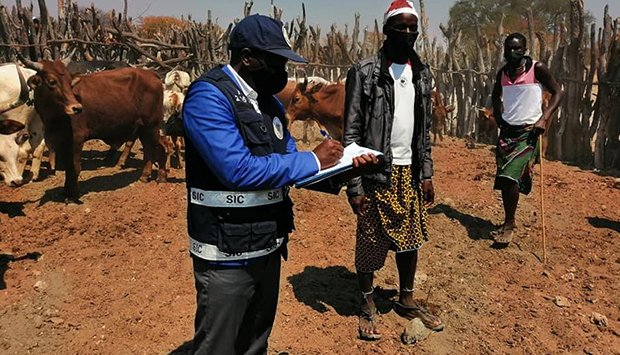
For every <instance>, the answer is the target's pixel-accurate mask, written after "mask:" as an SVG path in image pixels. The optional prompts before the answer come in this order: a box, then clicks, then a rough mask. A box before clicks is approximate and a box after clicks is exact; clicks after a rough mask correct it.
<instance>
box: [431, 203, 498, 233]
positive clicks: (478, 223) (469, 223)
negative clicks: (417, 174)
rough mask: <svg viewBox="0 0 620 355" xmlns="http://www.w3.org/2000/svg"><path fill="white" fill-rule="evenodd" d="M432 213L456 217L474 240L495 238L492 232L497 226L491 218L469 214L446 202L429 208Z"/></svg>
mask: <svg viewBox="0 0 620 355" xmlns="http://www.w3.org/2000/svg"><path fill="white" fill-rule="evenodd" d="M428 213H430V214H442V213H443V214H444V215H446V217H448V218H452V219H456V220H457V221H459V223H460V224H461V225H462V226H463V227H465V229H466V230H467V235H468V236H469V238H470V239H473V240H493V238H492V237H491V232H492V231H493V230H495V229H496V228H497V227H496V226H495V225H494V224H493V223H492V222H491V221H489V220H487V219H483V218H480V217H475V216H472V215H468V214H466V213H463V212H461V211H458V210H456V209H455V208H454V207H452V206H448V205H445V204H440V205H437V206H435V207H433V208H431V209H429V210H428Z"/></svg>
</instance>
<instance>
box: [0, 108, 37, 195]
mask: <svg viewBox="0 0 620 355" xmlns="http://www.w3.org/2000/svg"><path fill="white" fill-rule="evenodd" d="M24 127H25V126H24V125H23V124H22V123H20V122H17V121H13V120H10V119H4V120H0V134H1V135H0V174H2V177H3V179H4V182H5V183H6V184H7V185H9V186H11V187H18V186H21V185H23V184H24V178H23V177H22V175H21V171H20V169H19V163H20V162H23V161H24V160H25V159H26V158H27V154H24V152H23V149H21V146H22V145H24V144H25V143H26V142H28V139H30V135H29V133H28V132H27V131H26V130H24Z"/></svg>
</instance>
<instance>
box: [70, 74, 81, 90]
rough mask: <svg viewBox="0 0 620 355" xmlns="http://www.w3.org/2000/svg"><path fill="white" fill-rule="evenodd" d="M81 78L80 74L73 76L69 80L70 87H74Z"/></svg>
mask: <svg viewBox="0 0 620 355" xmlns="http://www.w3.org/2000/svg"><path fill="white" fill-rule="evenodd" d="M81 80H82V77H81V76H76V77H75V78H73V80H71V87H72V88H73V87H75V86H76V85H77V84H78V83H79V82H80V81H81Z"/></svg>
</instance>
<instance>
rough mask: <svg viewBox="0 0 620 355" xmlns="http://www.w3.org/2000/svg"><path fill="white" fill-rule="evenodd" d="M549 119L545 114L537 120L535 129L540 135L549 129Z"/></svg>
mask: <svg viewBox="0 0 620 355" xmlns="http://www.w3.org/2000/svg"><path fill="white" fill-rule="evenodd" d="M547 120H548V118H547V116H546V115H543V116H542V117H541V118H540V119H539V120H538V121H536V123H535V124H534V131H536V134H538V135H540V134H543V133H545V131H546V130H547V122H548V121H547Z"/></svg>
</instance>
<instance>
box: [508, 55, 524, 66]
mask: <svg viewBox="0 0 620 355" xmlns="http://www.w3.org/2000/svg"><path fill="white" fill-rule="evenodd" d="M523 57H525V54H523V53H521V52H514V51H510V52H505V53H504V59H506V62H507V63H508V65H510V66H512V67H516V66H518V65H519V64H521V60H523Z"/></svg>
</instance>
